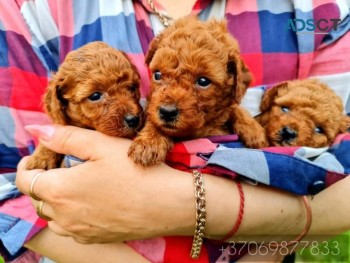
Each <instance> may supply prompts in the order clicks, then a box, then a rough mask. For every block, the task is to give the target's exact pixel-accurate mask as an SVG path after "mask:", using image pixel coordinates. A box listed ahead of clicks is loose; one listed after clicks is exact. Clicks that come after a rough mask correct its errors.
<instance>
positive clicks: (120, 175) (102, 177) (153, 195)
mask: <svg viewBox="0 0 350 263" xmlns="http://www.w3.org/2000/svg"><path fill="white" fill-rule="evenodd" d="M38 127H39V129H37V128H38ZM40 127H42V126H37V127H36V128H34V129H31V130H30V132H31V133H32V134H33V135H35V136H38V137H39V139H40V142H41V143H42V144H43V145H44V146H45V147H47V148H49V149H51V150H53V151H55V152H58V153H62V154H67V155H73V156H75V157H78V158H80V159H82V160H86V162H84V163H82V164H80V165H77V166H75V167H72V168H58V169H52V170H48V171H44V172H43V173H42V175H40V177H38V179H37V181H36V182H35V185H34V187H33V188H34V189H33V190H34V193H35V195H36V196H38V197H39V198H40V199H41V200H43V201H44V205H43V209H42V212H43V214H44V215H45V216H47V217H49V218H51V219H52V221H49V227H50V228H51V229H52V230H53V231H54V232H56V233H57V234H59V235H67V236H72V237H73V238H74V239H75V240H76V241H78V242H80V243H92V242H98V243H103V242H112V241H120V240H123V241H124V240H131V239H144V238H149V237H153V236H162V235H165V234H167V235H169V234H170V235H171V234H174V235H182V234H185V233H192V232H193V228H194V222H195V219H194V213H193V209H194V207H193V202H194V201H193V200H194V199H193V185H192V178H191V176H188V175H187V174H186V173H183V172H180V171H177V170H174V169H172V168H169V167H168V166H166V165H164V164H160V165H156V166H152V167H149V168H147V169H145V168H142V167H139V166H136V165H135V164H134V162H133V161H132V160H131V159H129V158H128V156H127V151H128V148H129V146H130V143H131V141H130V140H127V139H120V138H113V137H109V136H106V135H103V134H101V133H98V132H96V131H91V130H85V129H81V128H77V127H69V126H54V127H51V126H44V127H45V128H44V129H42V128H40ZM45 130H46V131H50V132H45ZM28 159H29V157H25V158H23V159H22V160H21V162H20V163H19V165H18V172H17V179H16V184H17V186H18V188H19V189H20V190H21V191H22V192H23V193H24V194H28V192H29V191H28V190H29V187H30V184H31V182H32V180H33V178H34V177H35V175H36V174H37V173H38V172H42V170H26V168H25V167H26V165H27V162H28ZM178 189H182V190H184V191H183V192H184V193H188V195H186V194H185V195H184V194H181V195H179V194H178V193H179V190H178ZM169 204H171V205H169ZM160 211H161V212H160ZM178 211H182V213H178Z"/></svg>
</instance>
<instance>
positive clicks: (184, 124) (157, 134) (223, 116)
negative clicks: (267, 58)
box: [129, 17, 267, 166]
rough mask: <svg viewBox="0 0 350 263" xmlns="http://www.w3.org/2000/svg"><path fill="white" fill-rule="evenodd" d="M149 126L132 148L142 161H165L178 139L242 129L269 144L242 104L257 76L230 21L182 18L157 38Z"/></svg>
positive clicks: (253, 141)
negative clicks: (231, 30) (228, 24)
mask: <svg viewBox="0 0 350 263" xmlns="http://www.w3.org/2000/svg"><path fill="white" fill-rule="evenodd" d="M146 64H147V65H148V66H149V68H150V71H151V74H152V80H151V94H150V96H149V98H148V105H147V113H146V114H147V118H146V123H145V127H144V128H143V129H142V130H141V132H140V133H139V134H138V136H137V137H136V139H135V140H134V142H133V143H132V145H131V147H130V149H129V156H131V158H133V160H134V161H135V163H136V164H140V165H142V166H149V165H152V164H156V163H159V162H162V161H164V159H165V157H166V155H167V152H168V151H169V150H170V149H171V148H172V147H173V142H174V140H184V139H185V140H186V139H195V138H199V137H204V136H211V135H223V134H231V133H237V134H238V135H239V137H240V138H241V139H242V141H243V143H244V144H245V145H246V146H248V147H252V148H261V147H264V146H267V139H266V137H265V133H264V129H263V128H262V127H261V126H260V125H259V123H258V122H257V121H256V120H254V118H253V117H252V116H251V115H250V114H249V113H248V112H247V111H245V110H244V109H242V108H241V107H240V106H239V103H240V102H241V100H242V98H243V96H244V94H245V92H246V90H247V87H248V85H249V83H250V81H251V74H250V72H249V70H248V68H247V67H246V65H245V64H244V62H243V61H242V59H241V57H240V50H239V46H238V43H237V41H236V40H235V39H234V38H233V37H232V36H231V35H230V33H229V32H228V31H227V27H226V21H224V20H223V21H217V20H211V21H208V22H202V21H199V20H197V19H196V18H194V17H186V18H182V19H178V20H177V21H175V23H174V24H173V25H171V26H170V27H168V28H167V29H165V30H164V31H163V32H161V33H160V34H159V35H158V36H157V37H156V38H155V39H153V40H152V42H151V44H150V48H149V50H148V53H147V55H146Z"/></svg>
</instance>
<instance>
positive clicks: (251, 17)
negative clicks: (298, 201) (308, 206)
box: [0, 0, 350, 262]
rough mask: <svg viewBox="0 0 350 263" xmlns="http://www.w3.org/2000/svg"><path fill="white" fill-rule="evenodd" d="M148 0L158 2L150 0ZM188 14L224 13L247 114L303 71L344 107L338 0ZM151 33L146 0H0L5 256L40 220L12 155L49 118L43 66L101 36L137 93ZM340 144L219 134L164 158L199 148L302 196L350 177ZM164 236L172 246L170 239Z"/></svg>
mask: <svg viewBox="0 0 350 263" xmlns="http://www.w3.org/2000/svg"><path fill="white" fill-rule="evenodd" d="M155 4H156V6H157V7H158V8H159V9H161V10H162V9H163V8H162V7H161V6H160V5H159V4H158V3H157V2H156V1H155ZM192 12H193V14H196V15H198V16H199V17H200V19H202V20H206V19H208V18H210V17H222V16H225V17H226V18H227V20H228V28H229V30H230V32H231V33H232V34H233V35H234V36H235V37H236V38H237V39H238V42H239V44H240V46H241V52H242V56H243V59H244V60H245V62H246V63H247V65H248V67H249V68H250V70H251V71H252V73H253V74H254V82H253V83H252V86H251V88H250V89H249V91H248V92H247V95H246V97H245V99H244V101H243V106H244V107H246V108H247V109H248V110H249V111H250V112H251V113H252V114H257V113H258V107H259V102H260V98H261V95H262V93H263V92H264V90H265V88H267V87H269V86H271V85H273V84H274V83H277V82H280V81H284V80H290V79H296V78H299V79H301V78H308V77H317V78H320V79H321V80H323V81H325V82H326V83H328V84H329V85H330V86H331V87H332V88H333V89H334V90H335V91H336V93H337V94H338V95H340V96H341V98H342V99H343V103H344V106H345V108H346V111H347V112H350V84H349V83H350V60H349V59H348V55H349V54H350V45H349V43H350V33H349V28H350V19H349V6H348V5H347V1H345V0H316V1H291V0H280V1H278V2H277V1H273V0H241V1H237V0H215V1H210V0H197V2H196V3H195V5H194V7H193V11H192ZM291 19H300V20H303V21H306V20H308V19H315V20H316V21H318V20H320V19H324V20H326V21H328V22H329V21H330V19H340V20H341V23H340V24H339V25H338V27H337V29H336V30H335V29H332V27H331V26H330V23H328V24H327V23H326V22H325V21H323V22H322V23H321V25H322V27H323V28H325V27H326V26H327V25H328V29H327V30H326V31H322V32H321V31H320V30H319V29H315V32H305V31H303V32H295V31H294V30H293V29H292V28H290V26H288V23H289V22H290V21H291ZM160 30H162V25H161V24H160V22H159V21H158V19H157V17H156V15H155V14H152V10H151V9H150V8H149V6H148V4H147V0H134V1H131V0H123V1H121V0H109V1H104V0H97V1H88V0H60V1H55V0H40V1H39V0H37V1H35V0H0V200H1V203H0V239H1V250H0V251H1V255H3V256H5V257H6V259H7V260H8V261H10V260H12V259H15V258H18V259H20V257H19V256H20V255H22V254H23V251H24V249H23V244H24V243H25V242H26V241H28V240H29V239H30V238H32V237H33V236H34V235H35V234H36V233H38V232H39V231H40V230H41V229H43V228H44V227H45V226H46V223H45V222H44V221H42V220H41V219H39V218H38V217H37V215H36V214H35V211H34V209H33V208H32V206H31V204H30V201H29V199H28V198H27V197H26V196H21V195H20V193H19V192H18V191H17V189H16V187H15V184H14V178H15V173H16V166H17V163H18V161H19V160H20V159H21V157H23V156H25V155H28V154H30V153H31V152H32V151H33V149H34V147H35V145H36V141H35V139H33V138H32V137H31V136H30V135H29V134H28V133H27V132H26V131H25V130H24V128H23V127H24V126H25V125H27V124H44V123H48V118H47V117H46V115H45V114H44V113H43V110H42V103H41V96H42V94H43V93H44V91H45V88H46V85H47V82H48V79H49V77H50V74H51V72H53V71H56V70H57V68H58V66H59V65H60V63H61V62H62V60H63V59H64V57H65V55H66V54H67V53H68V52H69V51H70V50H73V49H76V48H78V47H80V46H82V45H84V44H86V43H88V42H91V41H94V40H102V41H104V42H106V43H108V44H109V45H111V46H113V47H115V48H118V49H121V50H123V51H125V52H126V53H127V54H128V55H129V56H130V58H131V59H132V60H133V62H134V63H135V65H136V66H137V68H138V69H139V71H140V74H141V78H142V82H141V91H142V95H143V97H145V96H146V95H147V94H148V92H149V80H148V71H147V68H146V67H145V66H144V55H145V53H146V51H147V48H148V45H149V42H150V41H151V40H152V38H153V37H154V35H155V34H157V33H158V32H159V31H160ZM297 33H298V34H297ZM320 33H326V34H320ZM231 139H232V138H231ZM206 142H208V141H206ZM188 143H190V144H188ZM349 144H350V138H349V135H340V136H339V137H338V138H337V141H336V142H335V143H334V145H333V146H332V147H330V148H329V149H310V148H289V147H287V148H278V147H277V148H266V149H264V151H247V149H244V148H241V147H240V146H239V145H238V144H237V142H236V141H235V140H231V141H230V142H227V141H225V140H223V141H221V142H219V147H217V146H218V145H217V144H216V143H215V150H213V149H212V148H210V147H212V144H210V143H204V141H200V142H198V141H195V142H187V143H185V144H183V145H185V146H177V147H176V148H175V149H174V151H175V150H178V149H179V148H178V147H180V148H181V147H182V150H181V151H180V152H181V154H177V155H176V154H174V155H170V159H169V162H173V163H172V164H174V165H177V167H178V168H180V167H181V165H180V164H179V163H181V162H183V163H184V164H185V166H186V165H190V164H192V162H193V161H195V160H198V159H197V158H192V157H193V156H192V154H193V151H195V155H196V156H197V154H198V153H199V152H196V149H197V147H199V145H201V147H202V146H203V145H205V146H206V147H209V148H208V153H210V155H202V157H201V160H202V161H205V162H206V161H207V159H206V158H209V157H210V159H209V161H208V162H207V163H205V164H206V167H207V169H211V170H210V171H211V172H212V173H223V172H224V173H227V174H230V175H232V176H236V175H237V174H240V175H244V176H245V177H247V178H250V179H252V180H255V181H258V182H261V183H265V184H268V185H271V186H275V187H280V188H282V189H285V190H288V191H292V192H294V193H297V194H304V193H308V191H309V189H308V186H309V184H310V183H312V182H315V181H321V182H323V183H324V184H325V185H326V186H328V185H330V184H331V183H332V182H334V181H337V180H339V179H341V178H343V177H344V176H345V174H349V172H350V157H349V152H350V147H349V146H350V145H349ZM188 145H191V146H188ZM210 145H211V146H210ZM237 145H238V146H237ZM191 149H192V150H191ZM183 150H184V151H183ZM174 153H176V151H175V152H174ZM189 153H192V154H189ZM189 155H190V156H192V157H191V158H190V157H189ZM223 156H224V157H227V158H228V160H229V161H228V162H219V161H220V160H223V159H225V158H223ZM171 158H178V159H176V160H175V161H174V160H173V159H171ZM227 158H226V159H227ZM249 159H250V160H251V159H253V160H257V161H256V163H258V161H259V164H261V166H257V167H253V166H252V162H247V160H249ZM310 159H312V160H313V161H314V160H317V159H318V160H319V162H310ZM218 160H219V161H218ZM254 162H255V161H254ZM237 164H240V165H237ZM190 167H192V165H190ZM261 167H264V169H263V170H262V169H259V168H261ZM293 167H297V168H298V169H296V168H294V169H293ZM208 171H209V170H208ZM281 174H283V175H288V174H289V175H290V176H289V177H288V178H289V180H287V181H286V180H281V176H280V175H281ZM300 178H302V180H299V179H300ZM301 182H304V183H301ZM169 242H170V241H169ZM171 242H173V243H174V244H176V240H175V241H174V240H171ZM169 247H171V246H169ZM169 251H170V250H165V251H162V252H159V253H155V254H154V256H155V257H154V258H155V259H156V260H160V261H168V262H169V261H171V259H170V258H171V256H169V255H173V254H174V253H175V252H176V251H175V250H174V251H172V253H170V252H169ZM206 251H210V249H208V250H206ZM206 253H207V252H206ZM208 253H209V252H208ZM145 256H147V255H145ZM148 256H150V255H148ZM186 256H187V254H186ZM218 257H220V256H218V255H214V254H213V253H209V254H206V256H203V258H202V259H203V260H204V261H203V262H208V260H209V261H210V262H213V261H216V260H217V259H218ZM156 260H154V261H156Z"/></svg>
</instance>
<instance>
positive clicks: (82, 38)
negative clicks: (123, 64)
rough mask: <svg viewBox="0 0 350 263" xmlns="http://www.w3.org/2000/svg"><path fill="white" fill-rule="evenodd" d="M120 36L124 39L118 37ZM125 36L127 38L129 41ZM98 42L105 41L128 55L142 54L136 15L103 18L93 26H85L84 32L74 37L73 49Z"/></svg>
mask: <svg viewBox="0 0 350 263" xmlns="http://www.w3.org/2000/svg"><path fill="white" fill-rule="evenodd" d="M102 28H103V30H102ZM118 35H120V36H123V37H117V36H118ZM125 36H127V40H126V39H125ZM97 40H101V41H104V42H106V43H108V44H109V45H111V46H112V47H114V48H117V49H120V50H123V51H125V52H127V53H133V54H139V53H142V47H141V43H140V40H139V37H138V35H137V30H136V23H135V17H134V15H131V16H125V15H124V14H120V15H118V16H113V17H112V16H108V17H101V18H99V19H97V20H96V21H95V22H93V23H92V24H89V25H85V26H83V27H82V30H81V31H80V32H79V33H78V34H77V35H75V36H74V44H73V48H74V49H76V48H79V47H81V46H83V45H85V44H87V43H89V42H91V41H97Z"/></svg>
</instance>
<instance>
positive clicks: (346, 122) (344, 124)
mask: <svg viewBox="0 0 350 263" xmlns="http://www.w3.org/2000/svg"><path fill="white" fill-rule="evenodd" d="M339 130H340V132H341V133H346V132H350V116H346V115H345V116H343V118H342V120H341V123H340V128H339Z"/></svg>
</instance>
